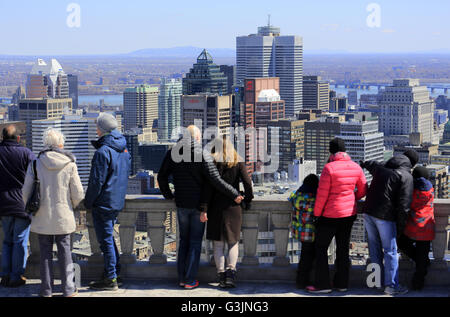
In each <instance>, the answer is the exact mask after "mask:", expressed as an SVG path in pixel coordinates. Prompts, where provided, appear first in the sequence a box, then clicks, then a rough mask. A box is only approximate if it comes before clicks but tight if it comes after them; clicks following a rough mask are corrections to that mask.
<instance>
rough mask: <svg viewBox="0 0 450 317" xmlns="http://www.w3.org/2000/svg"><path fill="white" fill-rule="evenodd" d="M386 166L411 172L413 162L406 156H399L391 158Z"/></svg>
mask: <svg viewBox="0 0 450 317" xmlns="http://www.w3.org/2000/svg"><path fill="white" fill-rule="evenodd" d="M385 166H386V167H387V168H390V169H399V168H405V169H409V170H411V168H412V166H411V161H410V160H409V158H408V157H406V156H405V155H398V156H395V157H393V158H391V159H390V160H389V161H387V163H386V165H385Z"/></svg>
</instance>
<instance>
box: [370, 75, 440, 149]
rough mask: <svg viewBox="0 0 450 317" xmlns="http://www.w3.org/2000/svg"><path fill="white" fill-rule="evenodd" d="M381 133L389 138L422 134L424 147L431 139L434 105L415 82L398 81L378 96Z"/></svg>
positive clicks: (432, 136) (432, 134)
mask: <svg viewBox="0 0 450 317" xmlns="http://www.w3.org/2000/svg"><path fill="white" fill-rule="evenodd" d="M380 95H381V96H380V101H379V106H380V132H384V135H385V137H386V139H385V141H388V142H387V145H389V146H391V145H395V144H391V142H389V138H395V137H396V136H405V138H408V136H409V135H410V134H411V133H421V134H422V136H423V142H424V143H432V142H433V139H434V133H435V132H434V125H433V124H434V120H433V115H434V108H435V105H434V102H433V100H431V99H430V93H429V92H428V89H427V87H425V86H420V83H419V80H418V79H397V80H394V82H393V85H392V86H389V87H386V89H385V90H384V91H382V92H381V93H380Z"/></svg>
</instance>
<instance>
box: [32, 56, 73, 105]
mask: <svg viewBox="0 0 450 317" xmlns="http://www.w3.org/2000/svg"><path fill="white" fill-rule="evenodd" d="M27 98H60V99H63V98H69V83H68V80H67V74H66V73H65V72H64V70H63V69H62V67H61V64H60V63H58V61H57V60H56V59H54V58H53V59H52V60H51V62H50V65H47V63H46V62H45V61H44V60H42V59H38V60H37V61H36V63H35V64H34V65H33V68H32V69H31V73H30V74H29V75H28V77H27Z"/></svg>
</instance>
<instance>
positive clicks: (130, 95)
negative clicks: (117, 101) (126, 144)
mask: <svg viewBox="0 0 450 317" xmlns="http://www.w3.org/2000/svg"><path fill="white" fill-rule="evenodd" d="M158 95H159V89H158V87H151V86H148V85H140V86H137V87H134V88H127V89H125V91H124V92H123V111H124V126H125V128H124V129H125V131H127V130H131V129H133V128H153V126H154V121H155V120H157V119H158Z"/></svg>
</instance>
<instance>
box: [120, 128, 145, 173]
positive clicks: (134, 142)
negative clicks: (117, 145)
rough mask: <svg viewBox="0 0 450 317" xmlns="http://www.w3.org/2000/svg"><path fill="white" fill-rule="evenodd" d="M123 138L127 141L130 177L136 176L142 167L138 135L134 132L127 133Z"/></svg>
mask: <svg viewBox="0 0 450 317" xmlns="http://www.w3.org/2000/svg"><path fill="white" fill-rule="evenodd" d="M123 136H124V137H125V140H126V141H127V150H128V152H129V153H130V156H131V175H136V173H137V172H138V171H139V169H141V167H142V163H141V157H140V155H139V135H138V134H137V133H136V132H132V131H127V132H126V133H125V134H124V135H123Z"/></svg>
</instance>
